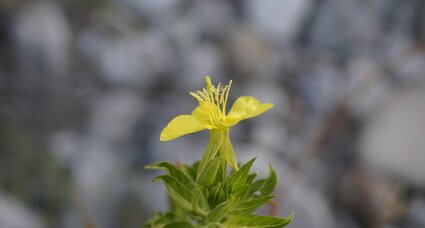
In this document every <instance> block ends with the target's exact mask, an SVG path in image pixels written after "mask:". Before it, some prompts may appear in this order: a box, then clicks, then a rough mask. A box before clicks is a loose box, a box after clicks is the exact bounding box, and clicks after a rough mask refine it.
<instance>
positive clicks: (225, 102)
mask: <svg viewBox="0 0 425 228" xmlns="http://www.w3.org/2000/svg"><path fill="white" fill-rule="evenodd" d="M231 86H232V80H230V81H229V85H227V91H226V95H225V98H224V105H223V107H224V108H223V114H224V115H226V104H227V99H228V98H229V91H230V87H231Z"/></svg>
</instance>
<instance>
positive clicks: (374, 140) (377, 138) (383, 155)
mask: <svg viewBox="0 0 425 228" xmlns="http://www.w3.org/2000/svg"><path fill="white" fill-rule="evenodd" d="M424 98H425V89H424V88H423V87H419V88H415V89H411V90H407V91H403V92H400V93H399V94H395V95H394V96H392V97H389V98H388V102H387V103H386V106H385V107H383V108H382V109H381V110H379V111H377V112H376V114H375V115H373V116H372V117H371V118H370V119H368V120H367V122H366V127H365V129H364V132H363V134H362V136H361V140H360V148H361V154H362V158H363V160H364V161H365V162H366V164H367V165H368V167H369V168H370V169H373V170H375V171H378V172H379V173H382V174H384V175H386V176H389V177H397V178H402V179H404V180H405V181H407V182H409V183H412V184H414V185H417V186H422V187H423V186H425V166H424V165H423V164H424V163H425V153H424V151H423V148H425V121H424V120H423V117H424V116H425V99H424Z"/></svg>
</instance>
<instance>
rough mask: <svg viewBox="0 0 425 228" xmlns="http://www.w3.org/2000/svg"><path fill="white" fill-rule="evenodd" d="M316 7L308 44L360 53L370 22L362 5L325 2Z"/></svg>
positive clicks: (342, 0)
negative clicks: (317, 10) (316, 11)
mask: <svg viewBox="0 0 425 228" xmlns="http://www.w3.org/2000/svg"><path fill="white" fill-rule="evenodd" d="M320 7H321V8H320V11H319V12H318V16H317V18H316V20H315V21H314V24H313V28H312V31H311V37H310V38H311V43H312V44H313V45H315V46H317V47H319V48H326V49H331V50H336V51H339V52H340V53H344V54H346V53H352V52H354V53H357V52H358V51H359V50H361V49H359V48H360V47H362V45H364V44H365V43H364V41H365V40H366V39H367V38H368V37H367V32H368V31H369V30H368V29H369V26H370V23H371V22H370V21H369V20H370V19H371V18H370V17H369V15H368V14H367V9H366V7H365V5H364V4H363V3H362V2H360V1H355V0H329V1H324V2H323V4H322V5H321V6H320Z"/></svg>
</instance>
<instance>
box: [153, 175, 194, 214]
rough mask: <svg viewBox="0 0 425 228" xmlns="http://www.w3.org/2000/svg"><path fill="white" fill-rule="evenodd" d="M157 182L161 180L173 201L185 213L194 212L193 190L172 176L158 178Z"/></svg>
mask: <svg viewBox="0 0 425 228" xmlns="http://www.w3.org/2000/svg"><path fill="white" fill-rule="evenodd" d="M155 180H160V181H162V182H163V183H164V184H165V186H166V187H167V190H168V193H169V195H170V197H171V199H173V200H174V201H175V205H176V206H177V207H179V208H181V209H183V210H185V211H192V198H193V191H192V190H191V189H189V188H188V187H187V186H185V185H183V184H182V183H180V182H179V181H178V180H177V179H176V178H175V177H172V176H170V175H162V176H158V177H157V178H155Z"/></svg>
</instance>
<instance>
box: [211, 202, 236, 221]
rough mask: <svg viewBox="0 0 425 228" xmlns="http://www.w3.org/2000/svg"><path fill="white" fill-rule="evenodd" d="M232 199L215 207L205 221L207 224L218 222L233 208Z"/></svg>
mask: <svg viewBox="0 0 425 228" xmlns="http://www.w3.org/2000/svg"><path fill="white" fill-rule="evenodd" d="M234 201H235V199H234V198H230V199H228V200H227V201H225V202H223V203H220V204H219V205H217V206H216V207H215V208H214V209H213V210H211V212H210V213H209V214H208V216H207V218H206V221H207V222H220V221H221V220H222V219H223V218H224V217H225V216H226V215H227V214H228V213H229V212H230V211H231V210H232V207H233V206H234V203H235V202H234Z"/></svg>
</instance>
